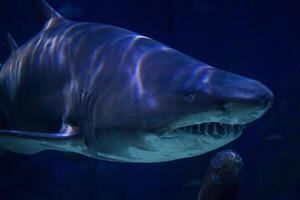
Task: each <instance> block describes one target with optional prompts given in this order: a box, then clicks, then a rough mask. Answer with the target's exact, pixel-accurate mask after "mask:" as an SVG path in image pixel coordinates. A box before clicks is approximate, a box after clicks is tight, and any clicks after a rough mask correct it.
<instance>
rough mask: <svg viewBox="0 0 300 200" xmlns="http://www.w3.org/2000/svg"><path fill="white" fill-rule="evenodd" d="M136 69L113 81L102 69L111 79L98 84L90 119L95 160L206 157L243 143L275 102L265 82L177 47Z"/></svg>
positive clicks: (146, 58)
mask: <svg viewBox="0 0 300 200" xmlns="http://www.w3.org/2000/svg"><path fill="white" fill-rule="evenodd" d="M135 63H136V64H135V65H133V64H132V65H128V66H132V67H131V68H130V67H128V68H124V67H116V68H115V69H114V70H115V71H114V72H115V73H114V75H109V72H110V71H112V70H111V68H107V69H105V68H104V69H102V72H101V73H102V74H106V73H107V74H108V75H107V77H109V78H103V77H102V79H101V80H100V79H99V80H98V81H96V83H97V84H95V85H94V86H93V89H92V90H93V91H95V90H96V88H104V89H102V90H101V92H100V93H99V94H100V95H99V96H98V95H95V96H96V98H95V100H94V101H90V102H92V103H89V104H90V105H92V106H91V107H92V112H91V113H93V117H92V118H91V120H86V121H88V122H93V125H91V124H90V123H89V125H88V126H90V127H92V129H90V130H88V132H89V137H87V138H88V141H90V144H91V146H94V148H93V149H94V150H93V153H94V154H95V155H94V157H100V158H105V159H110V160H117V161H126V162H127V161H129V162H130V161H132V162H161V161H169V160H174V159H180V158H186V157H192V156H197V155H201V154H204V153H206V152H209V151H212V150H214V149H217V148H219V147H221V146H223V145H225V144H227V143H229V142H231V141H233V140H234V139H236V138H238V137H239V136H240V135H241V134H242V132H243V129H244V127H245V125H247V124H249V123H250V122H252V121H254V120H256V119H257V118H259V117H261V116H262V115H263V114H264V113H265V112H266V111H267V110H268V109H269V108H270V106H271V103H272V99H273V95H272V92H271V91H270V90H269V89H268V88H267V87H265V86H264V85H263V84H261V83H260V82H258V81H255V80H251V79H248V78H245V77H242V76H239V75H235V74H232V73H229V72H226V71H223V70H220V69H217V68H214V67H211V66H209V65H206V64H204V63H202V62H199V61H197V60H195V59H193V58H190V57H188V56H185V55H183V54H181V53H179V52H177V51H175V50H172V49H165V48H158V49H155V50H154V51H153V50H152V52H151V53H150V54H149V53H145V54H142V55H140V56H139V58H138V60H137V61H136V62H135ZM127 64H128V63H127ZM113 65H114V64H113V63H111V65H110V67H112V66H113ZM105 70H107V71H105ZM101 84H105V85H108V86H107V87H102V86H101ZM86 135H87V134H86ZM89 154H91V153H89Z"/></svg>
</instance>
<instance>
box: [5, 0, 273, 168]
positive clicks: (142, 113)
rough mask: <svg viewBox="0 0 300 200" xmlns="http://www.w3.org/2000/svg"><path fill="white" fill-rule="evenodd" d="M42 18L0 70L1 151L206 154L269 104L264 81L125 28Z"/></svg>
mask: <svg viewBox="0 0 300 200" xmlns="http://www.w3.org/2000/svg"><path fill="white" fill-rule="evenodd" d="M33 3H34V5H35V7H37V8H38V9H39V11H40V13H42V14H43V16H44V18H45V19H46V22H45V25H44V27H43V29H42V31H41V32H39V33H38V34H37V35H36V36H35V37H33V38H32V39H31V40H29V41H28V42H27V43H25V44H24V45H22V46H20V47H18V46H17V44H16V43H15V42H14V40H13V38H11V37H10V38H9V41H10V44H11V49H12V54H11V56H10V57H9V58H8V59H7V61H6V62H5V63H4V65H3V67H2V69H1V72H0V123H1V124H0V129H1V130H0V147H1V149H3V150H9V151H13V152H19V153H24V154H35V153H38V152H41V151H44V150H58V151H66V152H76V153H80V154H84V155H86V156H90V157H93V158H96V159H104V160H112V161H121V162H163V161H170V160H175V159H180V158H187V157H192V156H197V155H201V154H204V153H206V152H209V151H212V150H214V149H217V148H219V147H221V146H223V145H225V144H227V143H229V142H231V141H233V140H235V139H236V138H238V137H239V136H240V135H241V134H242V131H243V128H244V126H245V125H246V124H248V123H250V122H252V121H254V120H256V119H257V118H259V117H261V116H262V115H263V114H264V113H265V112H266V111H267V110H268V109H269V108H270V106H271V103H272V99H273V94H272V92H271V91H270V90H269V89H268V88H267V87H266V86H264V85H263V84H262V83H260V82H258V81H255V80H252V79H249V78H246V77H242V76H239V75H235V74H232V73H229V72H226V71H223V70H221V69H217V68H214V67H212V66H210V65H207V64H205V63H202V62H200V61H198V60H196V59H194V58H191V57H189V56H186V55H184V54H182V53H180V52H178V51H177V50H174V49H172V48H170V47H168V46H166V45H164V44H162V43H159V42H157V41H155V40H152V39H150V38H148V37H146V36H142V35H139V34H137V33H134V32H131V31H128V30H126V29H123V28H119V27H115V26H111V25H106V24H97V23H86V22H74V21H70V20H67V19H65V18H64V17H62V16H61V15H60V14H58V13H57V12H56V11H55V10H54V9H53V8H52V7H50V6H49V4H47V3H46V2H45V1H43V0H33Z"/></svg>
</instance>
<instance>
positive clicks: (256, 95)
mask: <svg viewBox="0 0 300 200" xmlns="http://www.w3.org/2000/svg"><path fill="white" fill-rule="evenodd" d="M206 75H207V76H206V77H205V78H202V80H201V84H200V87H199V88H198V91H200V92H201V93H202V94H205V95H207V97H208V98H209V99H210V100H211V102H213V103H212V104H215V107H216V108H218V109H221V110H223V112H224V113H225V117H224V118H227V119H231V120H232V123H248V122H251V121H253V120H255V119H257V118H259V117H260V116H262V115H263V114H264V113H265V112H266V111H267V110H268V109H269V108H270V107H271V104H272V101H273V94H272V92H271V91H270V90H269V89H268V88H267V87H266V86H265V85H263V84H262V83H260V82H258V81H255V80H252V79H249V78H246V77H243V76H239V75H235V74H232V73H229V72H226V71H223V70H219V69H214V68H212V69H209V71H208V72H207V74H206ZM198 83H199V82H198ZM198 86H199V85H198Z"/></svg>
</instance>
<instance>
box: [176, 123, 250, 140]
mask: <svg viewBox="0 0 300 200" xmlns="http://www.w3.org/2000/svg"><path fill="white" fill-rule="evenodd" d="M244 127H245V125H241V124H222V123H219V122H208V123H201V124H194V125H190V126H184V127H180V128H177V129H175V130H173V131H172V132H176V133H178V132H185V133H190V134H201V135H205V136H207V137H222V138H223V137H226V136H228V135H231V134H233V135H238V134H241V133H242V131H243V129H244Z"/></svg>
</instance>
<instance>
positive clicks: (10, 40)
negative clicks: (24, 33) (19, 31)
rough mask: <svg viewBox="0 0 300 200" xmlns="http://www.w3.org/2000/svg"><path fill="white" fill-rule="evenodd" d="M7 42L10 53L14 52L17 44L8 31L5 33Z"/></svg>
mask: <svg viewBox="0 0 300 200" xmlns="http://www.w3.org/2000/svg"><path fill="white" fill-rule="evenodd" d="M7 43H8V46H9V48H10V51H11V53H14V52H15V51H16V50H17V49H18V44H17V43H16V40H15V39H14V38H13V36H12V35H11V34H10V33H8V34H7Z"/></svg>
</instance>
